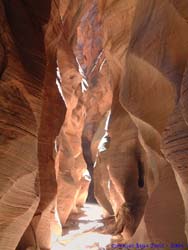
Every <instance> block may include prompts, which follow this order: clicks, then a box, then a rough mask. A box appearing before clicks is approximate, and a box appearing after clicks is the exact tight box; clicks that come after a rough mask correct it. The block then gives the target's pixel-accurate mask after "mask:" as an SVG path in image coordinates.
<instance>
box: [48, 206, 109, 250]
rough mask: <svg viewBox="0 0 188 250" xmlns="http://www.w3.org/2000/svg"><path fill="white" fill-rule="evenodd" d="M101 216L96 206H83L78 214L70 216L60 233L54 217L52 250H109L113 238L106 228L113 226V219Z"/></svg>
mask: <svg viewBox="0 0 188 250" xmlns="http://www.w3.org/2000/svg"><path fill="white" fill-rule="evenodd" d="M102 214H103V212H102V209H101V207H100V206H98V205H97V204H85V206H84V207H83V208H81V209H80V211H79V213H75V214H72V215H71V216H70V218H69V220H68V221H67V223H66V225H64V227H63V230H62V231H61V229H60V224H59V223H58V217H57V216H56V223H54V228H53V235H52V250H70V249H74V250H87V249H90V250H105V249H110V246H111V241H112V238H113V236H112V235H111V234H107V232H106V228H107V226H109V224H110V225H113V224H114V217H109V218H104V217H103V215H102Z"/></svg>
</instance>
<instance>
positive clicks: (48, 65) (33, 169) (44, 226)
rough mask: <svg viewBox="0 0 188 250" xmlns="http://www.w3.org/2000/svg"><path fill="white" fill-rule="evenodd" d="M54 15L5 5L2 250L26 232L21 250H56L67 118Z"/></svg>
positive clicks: (0, 5)
mask: <svg viewBox="0 0 188 250" xmlns="http://www.w3.org/2000/svg"><path fill="white" fill-rule="evenodd" d="M54 4H55V2H54ZM15 9H16V11H15ZM52 10H53V7H52V8H51V1H45V3H44V1H38V2H37V3H32V2H31V1H28V2H27V3H23V2H22V1H16V2H13V1H1V2H0V12H1V28H0V29H1V39H0V43H1V48H2V49H1V53H2V54H3V57H2V61H1V69H2V70H1V78H0V82H1V83H0V92H1V99H0V101H1V105H0V106H1V111H0V112H1V115H0V124H1V125H0V126H1V144H0V152H1V155H0V158H1V168H0V176H1V177H0V183H1V200H0V221H1V223H0V233H1V237H0V248H1V249H5V250H6V249H7V250H8V249H10V250H13V249H15V248H16V246H17V244H18V242H19V241H20V238H21V237H22V235H23V233H24V232H25V234H24V235H23V237H22V240H21V242H20V245H19V249H26V248H27V247H29V246H38V247H40V248H41V249H49V248H50V235H51V232H50V231H51V228H50V227H51V217H52V216H53V214H54V201H55V196H56V189H57V185H56V175H55V168H54V157H53V151H54V139H55V137H56V136H57V135H58V132H59V130H60V126H61V124H62V122H63V119H64V116H65V104H64V102H63V99H62V98H61V96H60V94H59V92H58V89H57V87H56V57H55V52H56V48H55V46H54V45H55V44H56V42H55V40H54V39H56V37H57V35H58V34H57V31H58V30H55V29H53V30H52V26H53V25H54V26H55V24H54V23H53V20H52V19H53V17H52V18H51V20H50V21H49V19H50V16H51V14H53V13H52ZM56 28H57V27H56ZM52 43H53V44H52ZM26 229H27V230H26Z"/></svg>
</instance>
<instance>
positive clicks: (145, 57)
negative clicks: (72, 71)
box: [95, 0, 188, 243]
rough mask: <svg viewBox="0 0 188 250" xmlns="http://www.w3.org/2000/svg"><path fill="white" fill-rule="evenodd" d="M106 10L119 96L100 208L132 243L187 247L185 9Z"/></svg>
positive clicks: (102, 159)
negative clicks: (105, 211)
mask: <svg viewBox="0 0 188 250" xmlns="http://www.w3.org/2000/svg"><path fill="white" fill-rule="evenodd" d="M99 6H100V9H101V18H102V23H103V34H104V46H105V55H106V58H107V63H108V64H109V68H110V73H111V78H112V80H113V86H114V95H113V103H112V109H111V115H110V120H109V123H108V128H107V130H106V134H105V136H104V137H103V139H102V141H101V143H100V145H99V153H98V157H97V162H96V167H95V184H96V189H95V194H96V197H97V200H98V201H99V203H101V204H102V205H103V207H104V208H105V209H106V210H107V211H108V212H109V213H111V212H112V211H113V212H114V213H115V215H116V221H117V223H116V226H115V228H113V230H116V232H122V235H123V236H124V238H125V240H126V241H128V240H130V242H134V241H135V242H138V240H140V241H141V242H150V243H151V242H165V243H170V242H172V241H176V242H184V243H186V238H185V234H184V232H185V233H186V235H187V219H186V218H187V211H188V210H187V198H186V197H187V196H186V195H185V193H186V192H187V184H186V183H187V178H186V166H185V165H186V164H185V161H186V157H185V155H186V142H185V141H186V131H187V125H186V104H185V101H184V100H185V92H186V58H187V46H186V44H187V39H188V36H187V27H188V26H187V22H186V20H187V19H186V15H185V9H187V4H186V1H183V0H182V1H179V2H178V3H177V1H172V2H170V1H144V0H143V1H129V2H125V1H110V0H109V1H103V0H101V1H99ZM112 17H113V18H112ZM116 19H118V20H119V21H117V22H114V20H116ZM117 128H118V129H117ZM161 143H162V146H161ZM179 143H180V144H179ZM181 145H182V146H181ZM161 149H162V152H163V153H164V155H163V154H162V152H161ZM184 154H185V155H184ZM169 163H170V165H169ZM173 170H174V171H173ZM174 174H175V175H174ZM101 176H104V178H102V177H101ZM99 180H100V183H101V188H102V190H103V193H101V192H100V190H101V189H100V188H99V189H100V190H98V186H97V183H98V182H99ZM167 185H168V188H167ZM162 190H163V191H162ZM171 192H173V196H170V195H169V193H171ZM159 197H160V198H159ZM182 198H183V199H182ZM169 207H170V209H171V213H168V216H167V212H166V210H168V208H169ZM184 225H185V227H184ZM131 237H133V238H131Z"/></svg>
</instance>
